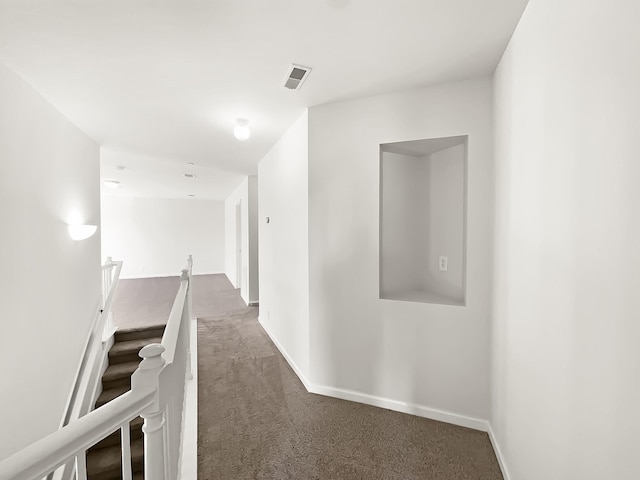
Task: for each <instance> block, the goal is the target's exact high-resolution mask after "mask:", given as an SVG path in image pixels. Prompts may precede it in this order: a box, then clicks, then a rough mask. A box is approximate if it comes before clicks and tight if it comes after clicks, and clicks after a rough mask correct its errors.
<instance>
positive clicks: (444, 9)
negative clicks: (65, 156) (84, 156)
mask: <svg viewBox="0 0 640 480" xmlns="http://www.w3.org/2000/svg"><path fill="white" fill-rule="evenodd" d="M526 1H527V0H482V1H479V0H394V1H391V0H208V1H206V0H191V1H184V0H183V1H178V0H155V1H141V0H127V1H123V0H75V1H72V0H0V59H1V60H2V61H4V62H5V63H7V64H8V65H9V66H10V67H12V68H13V69H14V70H16V71H17V72H18V73H19V74H21V75H22V76H23V77H24V78H25V79H26V80H27V81H28V82H29V83H31V84H32V85H33V86H34V87H35V88H36V89H38V90H39V91H40V92H41V93H42V94H43V95H44V96H45V97H46V98H47V99H48V100H49V101H50V102H51V103H52V104H53V105H55V106H56V107H57V108H58V109H59V110H60V111H62V112H63V113H64V114H65V115H66V116H67V117H68V118H69V119H71V121H73V122H74V123H75V124H76V125H77V126H78V127H80V128H81V129H82V130H83V131H84V132H86V133H87V134H88V135H89V136H90V137H92V138H93V139H94V140H95V141H96V142H98V143H99V144H100V145H102V146H104V147H105V152H109V153H108V154H105V157H106V159H105V162H104V163H105V166H104V169H103V170H104V174H105V176H107V175H108V176H117V175H118V173H117V172H111V171H110V170H109V168H111V167H110V166H114V165H116V164H122V165H125V166H127V163H128V162H133V163H131V166H133V165H134V164H135V165H136V166H135V167H134V168H131V169H125V170H124V172H129V173H130V172H133V171H134V170H135V171H137V172H139V174H136V180H132V178H133V176H131V178H129V181H128V182H127V183H128V186H125V188H123V189H122V192H121V193H120V194H126V193H127V192H128V193H136V194H139V195H158V196H162V195H169V193H168V192H170V191H173V192H174V193H173V194H172V195H176V196H178V194H177V193H175V192H177V191H178V189H179V186H180V185H182V183H181V182H183V180H184V178H183V177H182V176H181V175H182V173H184V172H183V169H185V168H188V166H186V163H187V162H195V163H196V164H197V167H198V168H199V169H200V171H201V175H199V176H198V178H197V179H196V180H195V181H192V182H193V183H199V184H201V185H200V187H202V188H201V189H200V190H201V191H202V196H205V197H208V198H224V197H225V196H226V195H227V194H228V193H230V191H231V190H232V189H233V188H234V187H235V186H236V185H237V184H238V183H239V182H240V178H241V176H242V175H247V174H255V173H256V172H257V163H258V161H259V160H260V159H261V158H262V157H263V156H264V155H265V154H266V153H267V151H268V150H269V149H270V148H271V147H272V146H273V144H274V143H275V142H276V141H277V140H278V139H279V138H280V136H281V135H282V134H283V133H284V131H285V130H286V129H287V128H288V127H289V126H290V125H291V124H292V123H293V122H294V121H295V119H296V118H298V116H299V115H301V114H302V112H303V111H304V109H305V108H306V107H309V106H313V105H319V104H322V103H327V102H333V101H337V100H342V99H347V98H352V97H361V96H366V95H372V94H378V93H384V92H389V91H395V90H403V89H409V88H414V87H419V86H425V85H430V84H436V83H441V82H446V81H452V80H458V79H463V78H468V77H473V76H479V75H487V74H490V73H491V72H492V71H493V70H494V68H495V67H496V65H497V63H498V61H499V59H500V56H501V55H502V52H503V50H504V48H505V46H506V44H507V42H508V39H509V38H510V36H511V33H512V32H513V30H514V29H515V26H516V23H517V21H518V19H519V17H520V15H521V13H522V11H523V9H524V7H525V4H526ZM290 63H299V64H302V65H306V66H310V67H312V68H313V71H312V72H311V74H310V76H309V78H308V79H307V81H306V82H305V84H304V86H303V88H302V90H301V91H298V92H294V91H288V90H285V89H284V88H283V87H282V86H281V84H282V80H283V78H284V75H285V73H286V72H287V67H288V66H289V64H290ZM238 117H245V118H248V119H250V121H251V127H252V137H251V139H250V140H249V141H247V142H244V143H242V142H239V141H237V140H236V139H235V138H234V137H233V134H232V130H233V126H234V122H235V119H236V118H238ZM132 159H133V160H132ZM124 172H122V173H123V174H124ZM178 172H180V175H178V178H175V176H176V174H177V173H178ZM205 172H206V173H205ZM129 173H127V174H129ZM132 175H133V174H132ZM145 175H146V177H145ZM154 182H156V184H157V183H158V182H160V183H159V184H157V185H156V186H157V187H158V188H153V185H154ZM174 182H175V185H173V183H174ZM123 185H124V181H123ZM180 188H182V187H180ZM200 190H198V191H200ZM163 192H164V193H163ZM183 193H184V192H183V191H182V190H180V194H183Z"/></svg>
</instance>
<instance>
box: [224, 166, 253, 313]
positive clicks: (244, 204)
mask: <svg viewBox="0 0 640 480" xmlns="http://www.w3.org/2000/svg"><path fill="white" fill-rule="evenodd" d="M238 204H240V223H241V229H240V233H241V237H242V238H241V250H242V252H241V257H242V258H241V262H242V263H241V265H242V268H241V274H242V275H241V276H242V278H237V276H238V275H237V264H236V262H237V238H236V237H237V234H236V232H237V225H236V222H237V218H236V206H237V205H238ZM224 210H225V214H224V218H225V273H226V274H227V277H228V278H229V281H230V282H231V283H232V284H233V286H234V287H236V288H239V289H240V295H241V297H242V299H243V300H244V301H245V303H257V302H258V300H259V294H258V281H259V278H258V177H257V176H255V175H252V176H249V177H246V178H245V179H244V180H243V181H242V183H241V184H240V185H238V187H237V188H236V189H235V190H234V191H233V192H232V193H231V194H230V195H229V196H228V197H227V198H226V199H225V201H224Z"/></svg>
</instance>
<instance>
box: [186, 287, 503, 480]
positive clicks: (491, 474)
mask: <svg viewBox="0 0 640 480" xmlns="http://www.w3.org/2000/svg"><path fill="white" fill-rule="evenodd" d="M227 283H228V282H227ZM234 295H235V296H234ZM237 295H238V294H237V292H236V291H233V289H232V288H231V285H230V284H229V285H227V286H225V285H224V282H220V283H218V284H217V285H216V292H215V294H214V298H213V301H214V302H216V301H217V304H218V307H217V310H218V311H217V312H216V313H214V314H213V315H211V316H207V317H203V318H199V319H198V357H199V358H198V479H200V480H214V479H215V480H232V479H239V480H245V479H247V480H248V479H273V480H284V479H297V480H310V479H320V480H330V479H340V480H350V479H363V480H365V479H366V480H373V479H389V480H391V479H394V480H395V479H397V480H411V479H429V480H454V479H457V480H463V479H464V480H497V479H502V476H501V474H500V469H499V467H498V464H497V461H496V458H495V455H494V453H493V450H492V448H491V444H490V441H489V438H488V436H487V435H486V434H485V433H482V432H478V431H475V430H469V429H466V428H462V427H456V426H452V425H448V424H445V423H440V422H435V421H432V420H427V419H423V418H419V417H414V416H411V415H405V414H402V413H397V412H392V411H389V410H383V409H379V408H375V407H370V406H367V405H362V404H358V403H353V402H348V401H344V400H338V399H333V398H329V397H323V396H319V395H314V394H309V393H307V392H306V390H305V388H304V386H303V385H302V383H301V382H300V381H299V380H298V378H297V377H296V375H295V374H294V373H293V371H292V370H291V369H290V368H289V366H288V364H287V363H286V361H285V360H284V359H283V357H282V356H281V355H280V353H279V352H278V350H277V349H276V348H275V347H274V346H273V344H272V343H271V341H270V340H269V338H268V337H267V335H266V334H265V332H264V331H263V330H262V327H261V326H260V325H259V324H258V322H257V313H258V311H257V308H256V307H249V308H247V307H244V305H243V304H242V303H241V302H238V297H237ZM223 312H224V313H223Z"/></svg>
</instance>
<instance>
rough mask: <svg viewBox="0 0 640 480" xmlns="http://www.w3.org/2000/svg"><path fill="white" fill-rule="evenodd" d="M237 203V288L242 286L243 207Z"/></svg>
mask: <svg viewBox="0 0 640 480" xmlns="http://www.w3.org/2000/svg"><path fill="white" fill-rule="evenodd" d="M240 203H241V202H238V204H237V205H236V288H242V208H241V204H240Z"/></svg>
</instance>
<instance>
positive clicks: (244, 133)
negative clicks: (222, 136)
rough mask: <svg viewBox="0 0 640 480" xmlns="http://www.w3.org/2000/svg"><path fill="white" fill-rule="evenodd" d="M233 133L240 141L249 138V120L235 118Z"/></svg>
mask: <svg viewBox="0 0 640 480" xmlns="http://www.w3.org/2000/svg"><path fill="white" fill-rule="evenodd" d="M233 135H234V136H235V137H236V138H237V139H238V140H240V141H241V142H244V141H245V140H249V137H250V136H251V130H250V129H249V120H247V119H246V118H238V119H237V120H236V126H235V128H234V129H233Z"/></svg>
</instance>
